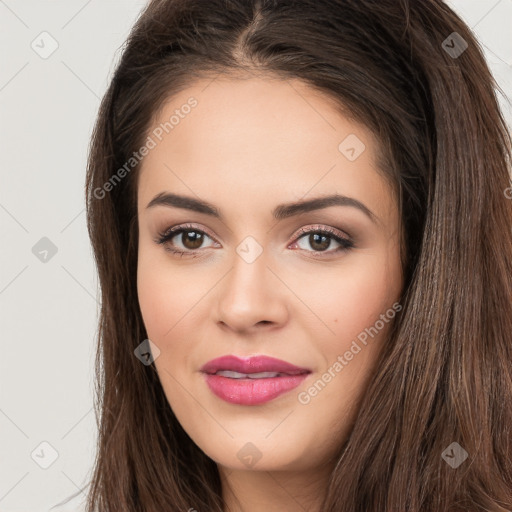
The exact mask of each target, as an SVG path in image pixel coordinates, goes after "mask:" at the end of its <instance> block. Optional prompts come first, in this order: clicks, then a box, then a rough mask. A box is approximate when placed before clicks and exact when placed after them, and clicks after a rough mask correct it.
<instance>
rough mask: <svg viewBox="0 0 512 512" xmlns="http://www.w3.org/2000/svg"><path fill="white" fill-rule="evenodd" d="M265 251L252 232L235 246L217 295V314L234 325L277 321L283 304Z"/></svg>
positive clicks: (239, 326)
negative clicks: (227, 271)
mask: <svg viewBox="0 0 512 512" xmlns="http://www.w3.org/2000/svg"><path fill="white" fill-rule="evenodd" d="M268 255H269V254H268V252H267V251H266V250H264V248H263V246H262V245H261V244H259V242H258V241H257V240H256V239H255V238H254V237H252V236H247V237H245V238H244V239H243V240H242V242H240V243H239V244H238V246H237V247H236V248H235V254H233V260H232V268H231V271H230V272H229V274H228V275H227V276H226V280H225V282H224V284H223V285H222V287H221V290H220V294H219V297H218V299H219V300H218V308H219V309H218V317H219V320H221V321H222V322H223V323H225V324H227V325H230V326H231V327H233V328H235V329H244V328H249V327H251V326H252V325H255V324H256V323H258V322H261V321H266V322H280V321H282V320H283V314H284V313H285V311H286V306H285V304H283V302H282V297H280V294H279V292H278V290H277V288H278V286H277V282H276V283H273V282H272V280H273V279H274V280H275V277H274V276H273V274H272V272H271V271H270V270H269V268H268V267H267V265H268V263H269V258H268Z"/></svg>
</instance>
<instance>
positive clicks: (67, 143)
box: [0, 0, 512, 512]
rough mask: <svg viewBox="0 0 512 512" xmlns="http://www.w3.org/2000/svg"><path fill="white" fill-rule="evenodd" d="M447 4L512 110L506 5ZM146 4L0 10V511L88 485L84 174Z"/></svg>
mask: <svg viewBox="0 0 512 512" xmlns="http://www.w3.org/2000/svg"><path fill="white" fill-rule="evenodd" d="M205 1H208V0H205ZM449 3H450V5H452V6H453V7H454V8H455V10H456V11H457V12H458V13H459V14H460V15H461V16H462V17H463V18H464V20H465V21H466V22H467V23H468V25H469V26H470V27H471V28H472V29H473V30H474V32H475V34H476V35H477V37H478V38H479V41H480V42H481V44H482V46H483V48H484V49H485V52H486V57H487V59H488V62H489V64H490V66H491V70H492V72H493V74H494V76H495V77H496V79H497V81H498V83H499V85H500V86H501V88H502V89H503V91H504V93H505V94H506V95H507V96H509V97H512V68H511V65H512V38H511V37H510V32H511V29H512V0H453V1H451V2H449ZM144 4H145V2H143V1H136V0H123V1H121V0H117V1H115V0H66V1H64V0H51V1H49V0H37V1H36V0H32V1H28V0H25V1H23V0H18V1H15V0H0V47H1V50H2V51H1V66H0V129H1V132H0V140H1V153H0V156H1V187H0V226H1V237H2V241H1V255H2V260H1V265H0V268H1V270H0V315H1V333H2V337H1V343H2V345H1V349H2V350H1V355H0V380H1V388H0V433H1V435H0V511H1V512H22V511H23V512H27V511H31V512H42V511H47V510H48V509H49V508H50V507H51V506H53V505H55V504H56V503H58V502H59V501H60V500H62V499H63V498H65V497H67V496H69V495H71V494H72V493H74V492H75V491H76V490H78V489H80V488H82V487H83V486H84V484H85V483H86V482H87V481H88V478H89V477H90V472H91V468H92V464H93V461H94V456H95V441H96V422H95V417H94V411H93V408H92V406H93V385H94V381H93V358H94V350H95V336H96V328H97V314H98V302H97V278H96V273H95V267H94V263H93V258H92V252H91V248H90V244H89V239H88V235H87V230H86V224H85V211H84V177H85V164H86V157H87V150H88V144H89V138H90V135H91V130H92V127H93V123H94V119H95V116H96V113H97V109H98V106H99V102H100V98H101V96H102V95H103V93H104V91H105V89H106V87H107V84H108V82H109V79H110V77H111V76H112V72H113V69H114V65H115V63H116V62H117V61H118V59H119V56H120V47H121V45H122V44H123V42H124V40H125V39H126V36H127V35H128V32H129V30H130V28H131V26H132V24H133V23H134V21H135V20H136V18H137V16H138V14H139V12H140V11H141V9H142V8H143V6H144ZM447 36H448V34H447ZM500 101H501V104H502V109H503V111H504V113H505V115H506V118H507V120H508V122H509V124H510V125H511V126H512V109H511V107H510V104H508V103H507V102H506V101H505V99H504V98H501V100H500ZM45 466H46V467H45Z"/></svg>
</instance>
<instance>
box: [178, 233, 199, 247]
mask: <svg viewBox="0 0 512 512" xmlns="http://www.w3.org/2000/svg"><path fill="white" fill-rule="evenodd" d="M181 241H182V243H183V245H184V246H185V247H186V248H187V249H198V248H199V247H201V244H202V243H203V234H202V233H197V232H196V231H184V232H183V233H182V235H181Z"/></svg>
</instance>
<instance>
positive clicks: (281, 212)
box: [146, 192, 377, 223]
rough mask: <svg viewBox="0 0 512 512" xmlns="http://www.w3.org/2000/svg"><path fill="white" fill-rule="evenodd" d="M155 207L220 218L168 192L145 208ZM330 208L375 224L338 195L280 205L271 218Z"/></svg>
mask: <svg viewBox="0 0 512 512" xmlns="http://www.w3.org/2000/svg"><path fill="white" fill-rule="evenodd" d="M155 206H170V207H175V208H183V209H185V210H191V211H194V212H198V213H204V214H205V215H210V216H212V217H215V218H217V219H221V218H222V215H221V213H220V211H219V210H218V209H217V208H216V207H215V206H213V205H212V204H210V203H208V202H206V201H203V200H201V199H195V198H193V197H189V196H181V195H178V194H172V193H170V192H161V193H160V194H157V195H156V196H155V197H154V198H153V199H152V200H151V201H150V202H149V204H148V205H147V206H146V208H153V207H155ZM330 206H351V207H353V208H357V209H358V210H360V211H362V212H363V213H364V214H365V215H366V216H367V217H369V218H370V220H371V221H372V222H374V223H377V216H376V215H375V214H374V213H373V212H372V211H371V210H370V209H369V208H368V207H367V206H365V205H364V204H363V203H361V202H360V201H358V200H357V199H354V198H353V197H347V196H344V195H340V194H333V195H330V196H324V197H317V198H314V199H307V200H303V201H297V202H295V203H285V204H280V205H278V206H276V207H275V208H274V209H273V210H272V216H273V217H274V218H275V219H276V220H282V219H286V218H288V217H293V216H295V215H300V214H302V213H307V212H311V211H314V210H321V209H323V208H328V207H330Z"/></svg>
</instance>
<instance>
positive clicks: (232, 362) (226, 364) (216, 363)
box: [201, 355, 311, 375]
mask: <svg viewBox="0 0 512 512" xmlns="http://www.w3.org/2000/svg"><path fill="white" fill-rule="evenodd" d="M223 370H228V371H234V372H238V373H245V374H248V373H259V372H278V373H286V374H289V375H296V374H300V373H311V370H310V369H308V368H300V367H299V366H295V365H294V364H291V363H288V362H286V361H282V360H281V359H276V358H275V357H269V356H251V357H247V358H241V357H237V356H234V355H228V356H221V357H217V358H216V359H212V360H211V361H208V362H207V363H206V364H205V365H203V366H202V367H201V371H202V372H204V373H209V374H214V373H216V372H218V371H223Z"/></svg>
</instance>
